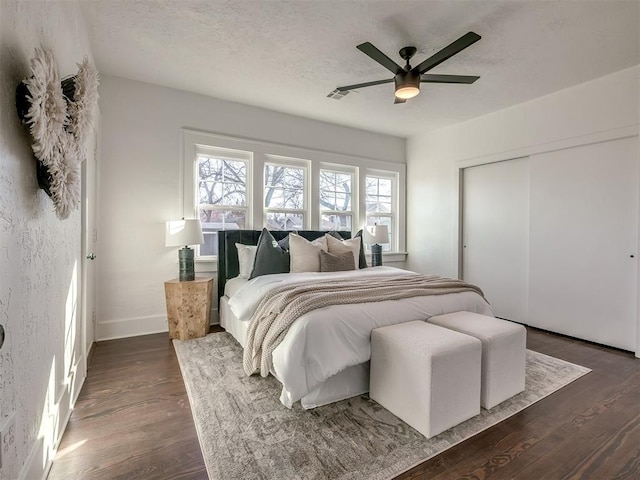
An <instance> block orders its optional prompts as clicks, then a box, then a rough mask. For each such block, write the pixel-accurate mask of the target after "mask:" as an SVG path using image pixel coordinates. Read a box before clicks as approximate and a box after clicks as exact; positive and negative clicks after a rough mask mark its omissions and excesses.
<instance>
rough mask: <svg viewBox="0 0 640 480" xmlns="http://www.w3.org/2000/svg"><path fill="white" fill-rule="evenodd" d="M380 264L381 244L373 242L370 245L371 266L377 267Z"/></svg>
mask: <svg viewBox="0 0 640 480" xmlns="http://www.w3.org/2000/svg"><path fill="white" fill-rule="evenodd" d="M381 265H382V245H378V244H377V243H374V244H373V245H371V266H372V267H379V266H381Z"/></svg>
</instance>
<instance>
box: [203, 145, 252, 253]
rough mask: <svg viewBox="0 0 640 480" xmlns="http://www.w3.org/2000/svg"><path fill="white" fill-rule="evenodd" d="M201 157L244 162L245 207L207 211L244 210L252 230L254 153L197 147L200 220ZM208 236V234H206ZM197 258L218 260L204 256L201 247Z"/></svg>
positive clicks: (222, 207) (220, 207)
mask: <svg viewBox="0 0 640 480" xmlns="http://www.w3.org/2000/svg"><path fill="white" fill-rule="evenodd" d="M201 157H211V158H215V159H220V160H229V161H233V162H242V163H244V164H245V171H246V175H245V206H238V205H208V206H207V207H206V209H207V210H212V211H222V212H224V211H227V210H242V211H244V212H245V228H250V227H248V226H247V225H250V224H251V219H252V218H251V217H252V216H251V203H252V195H253V188H252V183H253V182H251V181H250V179H251V166H252V164H253V152H249V151H246V150H238V149H230V148H222V147H213V146H210V145H196V150H195V160H194V174H195V178H194V193H195V212H194V215H195V218H199V213H200V209H201V208H202V207H201V206H202V204H201V203H200V201H199V192H198V189H199V183H200V181H201V179H200V178H199V172H198V168H197V164H198V161H199V158H201ZM204 234H205V235H208V233H204ZM195 256H196V257H197V258H198V259H201V260H205V261H206V260H214V259H215V258H216V256H215V255H202V254H201V250H200V245H196V248H195Z"/></svg>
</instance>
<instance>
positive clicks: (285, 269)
mask: <svg viewBox="0 0 640 480" xmlns="http://www.w3.org/2000/svg"><path fill="white" fill-rule="evenodd" d="M273 273H289V252H285V251H284V250H283V249H282V247H280V245H278V242H276V239H275V238H273V235H271V233H269V230H267V229H266V228H263V229H262V233H261V234H260V238H259V239H258V248H257V250H256V259H255V261H254V263H253V270H252V271H251V276H250V277H249V279H252V278H256V277H260V276H262V275H271V274H273Z"/></svg>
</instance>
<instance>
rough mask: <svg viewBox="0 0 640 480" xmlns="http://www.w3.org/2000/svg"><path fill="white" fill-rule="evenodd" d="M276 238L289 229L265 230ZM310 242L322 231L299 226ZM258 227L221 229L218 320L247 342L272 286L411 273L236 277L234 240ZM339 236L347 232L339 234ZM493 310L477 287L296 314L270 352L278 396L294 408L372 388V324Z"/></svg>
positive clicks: (256, 234)
mask: <svg viewBox="0 0 640 480" xmlns="http://www.w3.org/2000/svg"><path fill="white" fill-rule="evenodd" d="M270 233H271V234H272V235H273V237H274V238H275V240H278V241H281V240H283V239H285V237H287V235H289V233H290V232H287V231H272V232H270ZM296 233H297V234H298V235H300V236H301V237H303V238H305V239H307V240H315V239H318V238H320V237H322V236H324V235H325V234H326V233H327V232H326V231H315V230H314V231H297V232H296ZM260 234H261V232H260V231H254V230H229V231H220V232H219V233H218V247H219V250H218V297H219V313H220V324H221V326H222V327H223V328H224V329H225V330H226V331H227V332H228V333H230V334H231V335H232V336H233V337H234V338H235V339H236V340H237V341H238V343H240V345H242V346H243V347H245V345H246V344H247V332H248V331H249V326H250V324H251V322H250V319H251V317H252V314H253V313H254V311H255V310H256V308H257V307H258V306H259V304H260V300H261V299H262V298H263V296H264V295H266V294H267V293H268V292H270V291H271V290H273V289H280V288H285V287H286V288H289V287H295V286H297V285H302V284H309V283H313V282H316V281H317V282H318V283H319V282H324V281H340V282H343V281H345V282H346V281H351V280H350V279H354V280H356V279H358V281H365V282H368V281H371V282H374V281H380V280H381V279H382V280H383V279H384V278H387V277H388V278H390V277H391V276H394V277H401V278H404V276H410V275H416V274H415V273H414V272H409V271H406V270H400V269H397V268H394V267H389V266H379V267H373V268H365V269H359V270H352V271H345V272H331V273H320V272H309V273H277V274H272V275H264V276H258V277H256V278H253V279H251V280H249V279H246V278H238V274H239V269H240V267H239V262H238V249H237V248H236V244H243V245H256V244H257V243H258V239H259V238H260ZM339 234H340V236H341V237H342V238H344V239H348V238H350V237H351V233H350V232H339ZM462 310H465V311H471V312H475V313H480V314H483V315H490V316H493V312H492V311H491V307H490V306H489V304H488V303H487V302H486V300H485V299H484V298H483V297H482V296H481V295H480V294H478V293H476V292H473V291H464V292H460V293H447V294H443V295H431V296H415V297H411V298H404V299H401V300H382V301H375V302H369V303H355V304H342V305H329V306H326V307H322V308H318V309H315V310H312V311H309V312H307V313H304V314H303V315H302V316H300V317H299V318H297V319H296V320H295V322H294V323H292V324H291V326H290V327H289V328H288V330H287V332H286V334H285V335H284V338H283V339H282V341H281V343H279V344H278V346H277V347H276V348H275V350H273V353H272V355H270V358H271V363H270V368H269V373H271V374H272V375H273V376H274V377H276V378H277V379H278V380H279V381H280V383H281V384H282V386H283V387H282V393H281V396H280V401H281V402H282V403H283V405H285V406H287V407H289V408H291V407H292V406H293V404H294V403H295V402H297V401H300V403H301V405H302V407H303V408H305V409H310V408H315V407H318V406H321V405H325V404H328V403H333V402H336V401H339V400H343V399H346V398H349V397H352V396H356V395H360V394H363V393H366V392H368V390H369V357H370V353H371V351H370V340H369V339H370V334H371V330H372V329H374V328H378V327H382V326H386V325H391V324H395V323H403V322H409V321H413V320H426V319H427V318H429V317H431V316H433V315H441V314H444V313H451V312H454V311H462Z"/></svg>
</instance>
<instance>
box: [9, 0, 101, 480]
mask: <svg viewBox="0 0 640 480" xmlns="http://www.w3.org/2000/svg"><path fill="white" fill-rule="evenodd" d="M40 44H42V45H44V46H47V47H49V48H51V50H52V51H53V52H54V55H55V58H56V60H57V64H58V72H59V74H60V77H64V76H67V75H70V74H73V73H75V72H76V71H77V66H76V63H78V62H80V61H81V60H82V58H83V57H84V56H85V55H89V57H90V59H91V52H90V47H89V42H88V37H87V33H86V30H85V27H84V20H83V17H82V15H81V14H80V11H79V8H78V6H77V4H76V3H75V2H51V1H44V0H31V1H7V0H3V1H2V2H0V124H1V128H0V323H1V324H3V325H4V327H5V329H6V333H7V339H6V342H5V344H4V346H3V347H2V348H1V349H0V424H2V423H3V422H4V419H5V418H6V417H7V416H8V415H9V414H11V413H14V412H15V414H16V431H17V435H16V443H15V447H14V449H13V450H12V451H10V452H9V455H7V456H5V458H4V460H3V463H4V464H3V466H2V469H1V470H0V480H15V479H17V478H25V477H27V476H28V478H37V475H40V476H41V475H42V474H44V472H45V470H46V468H47V466H48V461H49V460H50V456H51V453H52V448H53V447H54V443H55V442H56V441H57V440H58V437H59V435H60V434H61V432H62V429H63V428H64V424H65V422H66V419H67V415H68V406H69V399H68V398H67V397H66V396H67V394H68V388H67V387H68V384H69V379H68V372H69V371H70V370H72V368H73V367H74V365H76V364H77V362H78V361H79V358H78V356H79V354H80V352H81V351H82V348H81V345H80V344H81V341H80V332H81V330H80V317H79V306H78V305H77V303H76V302H77V300H78V298H79V297H76V295H78V292H79V285H80V283H79V273H80V270H79V269H80V240H81V232H80V212H79V211H76V212H74V213H73V214H72V215H71V216H70V217H69V218H68V219H67V220H64V221H60V220H58V219H57V218H56V215H55V213H54V209H53V203H52V202H51V200H50V199H49V198H48V197H47V195H46V194H45V193H44V192H43V191H42V190H40V189H38V185H37V181H36V177H35V165H34V160H33V155H32V152H31V147H30V136H29V135H28V133H27V131H26V130H25V129H24V128H23V127H22V125H21V124H20V121H19V119H18V117H17V114H16V108H15V88H16V85H17V84H18V83H19V82H20V81H21V80H22V79H24V78H25V77H27V76H28V75H29V71H30V70H29V60H30V58H31V57H32V56H33V53H34V48H35V47H36V46H38V45H40ZM63 399H64V401H62V400H63ZM39 451H43V452H44V458H43V455H36V452H39ZM32 452H33V453H32ZM32 467H33V468H32Z"/></svg>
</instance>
